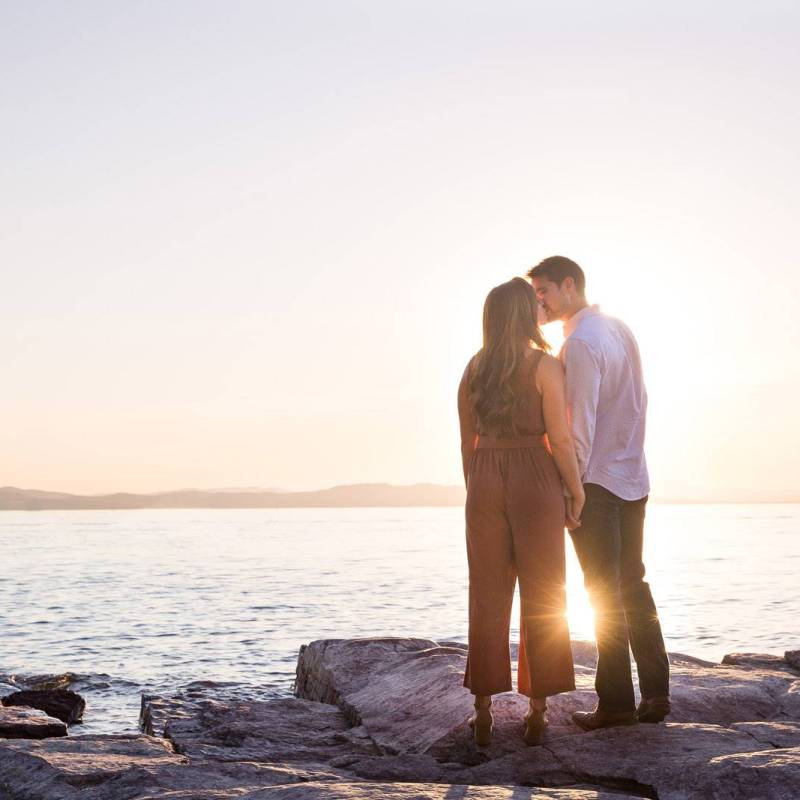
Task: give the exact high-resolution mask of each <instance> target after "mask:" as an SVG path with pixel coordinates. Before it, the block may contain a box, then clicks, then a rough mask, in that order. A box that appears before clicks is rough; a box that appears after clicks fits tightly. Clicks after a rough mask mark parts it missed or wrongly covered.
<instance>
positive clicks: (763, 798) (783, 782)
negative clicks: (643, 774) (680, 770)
mask: <svg viewBox="0 0 800 800" xmlns="http://www.w3.org/2000/svg"><path fill="white" fill-rule="evenodd" d="M658 796H659V798H660V800H683V799H684V798H687V797H688V798H698V800H700V799H701V798H702V800H797V798H798V797H800V748H797V747H795V748H787V749H777V750H761V751H758V752H753V753H733V754H731V755H725V756H718V757H717V758H713V759H711V760H710V761H708V762H707V763H706V764H704V765H703V767H702V769H701V770H697V771H696V772H695V773H694V774H692V775H683V776H676V778H675V780H674V784H673V786H672V787H671V788H670V790H669V791H668V792H665V793H664V794H661V793H659V795H658Z"/></svg>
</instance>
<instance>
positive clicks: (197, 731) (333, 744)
mask: <svg viewBox="0 0 800 800" xmlns="http://www.w3.org/2000/svg"><path fill="white" fill-rule="evenodd" d="M172 708H173V709H174V710H173V711H170V712H165V713H167V716H168V719H167V722H166V725H165V726H164V735H165V737H166V738H167V739H169V740H170V741H171V742H172V743H173V745H174V747H175V749H176V750H177V751H178V752H180V753H185V754H187V755H189V756H190V757H192V758H201V759H215V760H222V761H253V762H269V763H284V762H291V763H294V764H297V763H303V762H313V763H335V762H336V759H339V758H350V757H353V756H358V755H373V754H375V753H377V752H378V750H377V748H376V747H375V745H374V743H373V742H372V740H371V739H370V738H369V736H367V735H366V734H365V733H364V732H363V731H360V730H359V729H358V728H355V729H354V728H352V727H351V726H350V725H349V723H348V722H347V720H346V719H345V717H344V715H343V714H342V712H341V711H340V710H339V709H338V708H336V707H335V706H331V705H328V704H325V703H315V702H311V701H308V700H297V699H292V698H286V699H282V700H271V701H265V702H250V703H247V702H236V703H230V704H229V703H219V702H216V701H214V700H201V701H195V702H193V703H191V704H189V706H188V707H187V706H186V705H184V704H183V702H182V701H180V700H177V701H175V702H174V704H173V706H172Z"/></svg>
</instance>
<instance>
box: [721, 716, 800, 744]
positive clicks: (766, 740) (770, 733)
mask: <svg viewBox="0 0 800 800" xmlns="http://www.w3.org/2000/svg"><path fill="white" fill-rule="evenodd" d="M731 728H732V729H733V730H736V731H741V732H742V733H746V734H748V735H749V736H752V737H753V738H754V739H755V740H756V741H757V742H761V743H762V744H764V745H766V746H769V747H800V722H736V723H734V724H733V725H731Z"/></svg>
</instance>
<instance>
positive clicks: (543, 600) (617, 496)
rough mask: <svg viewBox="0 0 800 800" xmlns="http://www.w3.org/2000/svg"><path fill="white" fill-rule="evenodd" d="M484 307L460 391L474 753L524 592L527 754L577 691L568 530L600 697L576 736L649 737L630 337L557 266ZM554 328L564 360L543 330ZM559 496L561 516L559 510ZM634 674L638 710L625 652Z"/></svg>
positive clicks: (663, 684) (652, 670)
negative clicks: (552, 708) (622, 728)
mask: <svg viewBox="0 0 800 800" xmlns="http://www.w3.org/2000/svg"><path fill="white" fill-rule="evenodd" d="M528 277H529V278H530V280H531V283H532V285H531V283H528V281H526V280H524V279H523V278H513V279H512V280H510V281H509V282H508V283H504V284H502V285H500V286H497V287H495V288H494V289H492V291H491V292H489V296H488V297H487V298H486V304H485V306H484V309H483V348H482V349H481V350H480V351H479V352H478V353H477V354H476V355H475V356H474V357H473V358H472V359H471V360H470V362H469V364H468V365H467V368H466V370H465V372H464V377H463V378H462V380H461V385H460V387H459V391H458V413H459V419H460V423H461V454H462V460H463V464H464V478H465V481H466V484H467V501H466V522H467V556H468V561H469V654H468V658H467V668H466V675H465V676H464V685H465V686H466V687H467V688H468V689H470V691H471V692H472V694H473V695H475V713H474V715H473V717H472V719H471V720H470V724H471V726H472V728H473V731H474V736H475V742H476V744H477V745H479V746H486V745H488V744H489V743H490V742H491V734H492V712H491V704H492V695H493V694H497V693H499V692H507V691H510V690H511V664H510V659H509V649H508V633H509V623H510V617H511V603H512V599H513V594H514V585H515V582H516V581H517V580H519V589H520V605H521V620H520V644H519V664H518V684H519V685H518V689H519V691H520V693H522V694H524V695H527V696H528V697H529V698H530V708H529V711H528V713H527V714H526V716H525V741H526V742H527V743H528V744H536V743H538V742H539V739H540V737H541V735H542V732H543V731H544V728H545V726H546V724H547V722H546V716H545V711H546V708H547V704H546V701H547V696H548V695H552V694H558V693H559V692H569V691H572V690H573V689H575V676H574V671H573V663H572V652H571V649H570V639H569V629H568V626H567V619H566V593H565V553H564V526H565V525H566V527H567V528H569V530H570V533H571V536H572V541H573V544H574V546H575V551H576V553H577V555H578V560H579V561H580V564H581V568H582V569H583V574H584V579H585V584H586V588H587V589H588V592H589V596H590V599H591V602H592V606H593V608H594V613H595V628H596V638H597V651H598V657H597V675H596V681H595V688H596V690H597V695H598V703H597V707H596V708H595V709H594V711H590V712H587V711H582V712H576V713H574V714H573V719H574V720H575V722H576V723H577V724H578V725H579V726H580V727H581V728H583V729H585V730H596V729H598V728H605V727H610V726H614V725H631V724H635V723H637V722H660V721H661V720H663V719H664V717H666V716H667V714H668V713H669V711H670V703H669V662H668V660H667V654H666V650H665V648H664V640H663V638H662V635H661V626H660V624H659V621H658V613H657V611H656V607H655V604H654V602H653V597H652V595H651V593H650V587H649V586H648V584H647V583H645V581H644V580H643V578H644V573H645V569H644V564H643V563H642V537H643V529H644V516H645V504H646V502H647V494H648V492H649V483H648V475H647V466H646V463H645V458H644V450H643V446H644V431H645V411H646V408H647V394H646V392H645V388H644V384H643V381H642V371H641V364H640V359H639V349H638V347H637V345H636V340H635V339H634V338H633V335H632V334H631V332H630V330H629V329H628V328H627V327H626V326H625V325H624V324H623V323H622V322H620V321H619V320H616V319H613V318H611V317H607V316H605V315H604V314H603V313H602V312H601V311H600V309H599V308H598V307H597V306H590V305H588V303H587V302H586V295H585V277H584V274H583V270H582V269H581V268H580V267H579V266H578V265H577V264H576V263H575V262H574V261H571V260H570V259H568V258H564V257H563V256H552V257H550V258H546V259H545V260H544V261H542V262H541V263H540V264H538V265H537V266H536V267H534V268H533V269H531V270H530V272H529V273H528ZM540 318H542V319H543V320H544V321H548V322H549V321H553V320H557V319H560V320H563V321H564V333H565V335H566V340H565V342H564V346H563V347H562V349H561V353H560V354H559V358H558V359H556V358H553V357H552V356H550V355H548V354H547V351H548V349H549V347H548V345H547V342H546V341H545V340H544V338H543V337H542V334H541V332H540V330H539V319H540ZM565 495H566V502H565ZM629 646H630V648H631V650H632V651H633V656H634V658H635V660H636V666H637V669H638V674H639V685H640V689H641V702H640V703H639V705H638V707H637V706H636V702H635V699H634V692H633V682H632V679H631V664H630V656H629V653H628V647H629Z"/></svg>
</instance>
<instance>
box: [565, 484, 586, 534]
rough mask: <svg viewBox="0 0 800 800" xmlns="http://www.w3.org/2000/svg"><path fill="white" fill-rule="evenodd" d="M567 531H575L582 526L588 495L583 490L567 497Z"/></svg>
mask: <svg viewBox="0 0 800 800" xmlns="http://www.w3.org/2000/svg"><path fill="white" fill-rule="evenodd" d="M566 501H567V530H570V531H574V530H575V529H576V528H579V527H580V525H581V512H582V511H583V504H584V503H585V502H586V494H585V492H584V491H583V488H581V490H580V493H578V494H575V495H573V496H572V497H567V498H566Z"/></svg>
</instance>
